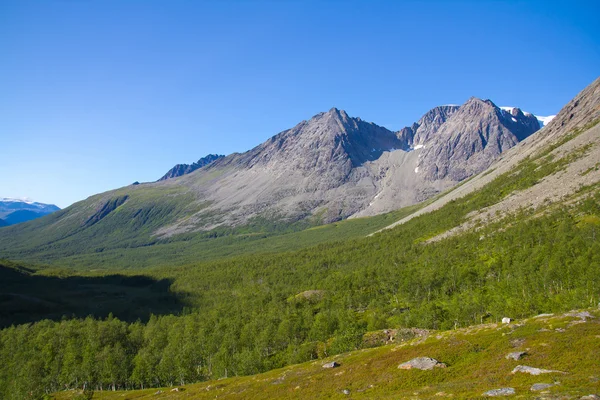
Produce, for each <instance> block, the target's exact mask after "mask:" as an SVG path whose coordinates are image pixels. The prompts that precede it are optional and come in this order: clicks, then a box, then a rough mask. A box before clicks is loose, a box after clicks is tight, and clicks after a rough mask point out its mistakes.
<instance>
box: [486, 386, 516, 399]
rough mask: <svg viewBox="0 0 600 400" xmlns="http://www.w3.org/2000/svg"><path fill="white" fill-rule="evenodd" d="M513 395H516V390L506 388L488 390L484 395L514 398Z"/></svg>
mask: <svg viewBox="0 0 600 400" xmlns="http://www.w3.org/2000/svg"><path fill="white" fill-rule="evenodd" d="M513 394H515V389H513V388H509V387H506V388H500V389H492V390H488V391H487V392H485V393H484V394H483V395H484V396H488V397H499V396H512V395H513Z"/></svg>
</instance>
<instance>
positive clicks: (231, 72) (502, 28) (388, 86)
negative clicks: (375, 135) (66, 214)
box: [0, 0, 600, 207]
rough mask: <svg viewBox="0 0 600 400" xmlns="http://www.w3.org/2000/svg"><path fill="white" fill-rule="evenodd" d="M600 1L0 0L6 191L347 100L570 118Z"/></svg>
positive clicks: (241, 140)
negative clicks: (468, 104) (567, 108)
mask: <svg viewBox="0 0 600 400" xmlns="http://www.w3.org/2000/svg"><path fill="white" fill-rule="evenodd" d="M598 15H600V2H597V1H587V2H586V1H569V2H567V1H489V2H486V1H469V2H467V1H462V2H451V1H429V2H426V1H419V2H418V1H389V2H386V1H360V2H359V1H252V2H251V1H210V2H208V1H207V2H201V1H191V0H190V1H179V0H169V1H166V0H165V1H152V0H144V1H142V0H138V1H134V0H130V1H127V0H118V1H117V0H115V1H111V0H98V1H92V0H88V1H86V0H82V1H75V0H62V1H28V0H14V1H11V0H3V1H1V2H0V54H1V56H0V88H1V89H0V144H1V145H2V157H0V177H1V178H0V182H1V184H0V197H23V196H27V197H30V198H33V199H35V200H38V201H42V202H48V203H55V204H57V205H59V206H60V207H65V206H68V205H69V204H71V203H73V202H75V201H78V200H82V199H84V198H86V197H88V196H90V195H92V194H95V193H98V192H102V191H106V190H109V189H114V188H117V187H120V186H124V185H128V184H130V183H132V182H134V181H136V180H137V181H151V180H155V179H158V178H159V177H160V176H162V174H164V173H165V172H166V171H167V170H168V169H169V168H171V167H172V166H173V165H174V164H176V163H191V162H193V161H196V160H197V159H199V158H200V157H202V156H204V155H206V154H208V153H221V154H229V153H231V152H235V151H238V152H241V151H245V150H248V149H250V148H252V147H254V146H255V145H257V144H259V143H261V142H262V141H264V140H266V139H267V138H269V137H270V136H272V135H274V134H276V133H277V132H280V131H282V130H284V129H287V128H290V127H292V126H294V125H295V124H296V123H298V122H300V121H302V120H304V119H309V118H310V117H311V116H312V115H314V114H316V113H318V112H320V111H326V110H328V109H330V108H331V107H334V106H335V107H338V108H341V109H344V110H346V111H347V112H348V113H349V114H350V115H352V116H357V117H361V118H363V119H365V120H368V121H373V122H375V123H377V124H379V125H383V126H386V127H388V128H389V129H394V130H396V129H399V128H401V127H403V126H405V125H409V124H411V123H412V122H414V121H415V120H417V119H418V118H419V117H420V116H421V115H422V114H423V113H425V112H426V111H427V110H429V109H430V108H432V107H434V106H436V105H440V104H448V103H462V102H464V101H466V100H467V99H468V98H469V97H470V96H477V97H482V98H490V99H492V100H493V101H494V102H495V103H496V104H498V105H509V106H519V107H521V108H522V109H524V110H527V111H530V112H533V113H536V114H538V115H548V114H555V113H556V112H558V111H559V110H560V108H561V107H562V106H563V105H564V104H565V103H566V102H567V101H568V100H570V99H571V98H572V97H573V96H574V95H576V94H577V93H578V92H579V91H580V90H581V89H583V88H584V87H585V86H586V85H587V84H589V83H590V82H591V81H593V80H594V79H595V78H597V77H598V75H599V72H600V24H598V23H597V18H598Z"/></svg>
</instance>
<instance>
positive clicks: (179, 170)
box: [159, 154, 225, 181]
mask: <svg viewBox="0 0 600 400" xmlns="http://www.w3.org/2000/svg"><path fill="white" fill-rule="evenodd" d="M223 157H225V156H223V155H219V154H209V155H207V156H206V157H202V158H201V159H199V160H198V161H196V162H195V163H193V164H177V165H175V166H174V167H173V168H171V169H170V170H169V171H168V172H167V173H166V174H165V175H164V176H163V177H162V178H160V179H159V181H164V180H165V179H170V178H177V177H178V176H182V175H186V174H189V173H192V172H194V171H195V170H197V169H200V168H202V167H204V166H206V165H208V164H210V163H212V162H213V161H216V160H218V159H219V158H223Z"/></svg>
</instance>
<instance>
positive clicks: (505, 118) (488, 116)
mask: <svg viewBox="0 0 600 400" xmlns="http://www.w3.org/2000/svg"><path fill="white" fill-rule="evenodd" d="M538 129H540V125H539V122H538V120H537V119H536V117H535V116H533V115H532V114H529V113H528V114H524V113H523V112H522V111H521V110H520V109H519V108H513V109H512V110H510V111H507V110H503V109H501V108H499V107H497V106H496V105H495V104H494V103H492V102H491V101H490V100H481V99H477V98H475V97H473V98H471V99H469V100H468V101H467V102H466V103H465V104H464V105H463V106H461V107H460V108H459V109H458V110H456V112H455V113H453V114H452V116H451V117H450V118H448V119H447V120H446V121H445V123H443V124H442V125H440V126H439V128H438V129H437V131H436V133H435V136H434V137H433V138H432V139H431V140H428V141H427V144H426V145H425V146H424V147H425V149H424V150H423V152H422V154H421V155H420V157H419V162H418V164H417V168H418V169H419V171H420V172H421V173H422V174H423V175H424V176H425V179H427V180H432V181H434V180H439V179H443V178H446V177H449V178H450V179H451V180H453V181H461V180H464V179H466V178H468V177H469V176H472V175H474V174H477V173H479V172H481V171H483V170H484V169H486V168H487V167H488V166H489V165H490V164H491V163H492V161H493V160H494V159H496V158H497V157H498V156H499V155H500V153H502V152H504V151H506V150H508V149H510V148H511V147H513V146H515V145H516V144H517V143H519V142H520V141H521V140H523V139H525V138H527V137H528V136H529V135H531V134H532V133H533V132H535V131H537V130H538Z"/></svg>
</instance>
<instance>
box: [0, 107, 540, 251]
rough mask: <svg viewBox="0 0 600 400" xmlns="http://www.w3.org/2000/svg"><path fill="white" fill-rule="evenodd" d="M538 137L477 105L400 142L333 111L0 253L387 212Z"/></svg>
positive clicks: (432, 116)
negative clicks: (522, 142) (524, 141)
mask: <svg viewBox="0 0 600 400" xmlns="http://www.w3.org/2000/svg"><path fill="white" fill-rule="evenodd" d="M538 129H539V124H538V122H537V120H536V119H535V117H533V116H532V115H526V114H525V113H523V112H521V111H520V110H518V109H515V110H514V111H512V112H506V111H503V110H502V109H500V108H499V107H497V106H495V105H494V103H492V102H491V101H489V100H480V99H476V98H472V99H469V100H468V101H467V102H466V103H465V104H463V105H462V106H441V107H436V108H434V109H432V110H430V111H429V112H427V113H426V114H425V115H424V116H423V117H422V118H421V119H420V120H419V121H418V122H416V123H415V124H413V125H412V126H411V127H407V128H404V129H403V130H400V131H398V132H392V131H390V130H388V129H386V128H384V127H381V126H378V125H376V124H374V123H371V122H366V121H363V120H361V119H360V118H353V117H350V116H349V115H348V114H347V113H346V112H345V111H343V110H339V109H337V108H332V109H331V110H329V111H328V112H322V113H319V114H317V115H315V116H313V117H312V118H311V119H309V120H306V121H302V122H300V123H299V124H297V125H296V126H295V127H293V128H291V129H288V130H285V131H283V132H281V133H279V134H277V135H275V136H273V137H272V138H271V139H269V140H267V141H266V142H264V143H262V144H260V145H258V146H256V147H255V148H253V149H251V150H249V151H247V152H245V153H241V154H240V153H234V154H231V155H228V156H226V157H218V156H215V157H211V156H209V157H208V158H205V159H204V160H205V161H204V162H206V164H205V165H204V166H203V167H200V168H198V169H196V170H194V171H192V172H189V173H184V172H185V171H186V170H187V167H186V168H179V169H176V170H175V171H172V175H176V174H179V173H184V174H183V175H181V176H175V177H172V178H168V179H162V180H159V181H157V182H152V183H145V184H139V185H130V186H127V187H124V188H120V189H117V190H113V191H110V192H106V193H101V194H98V195H95V196H92V197H90V198H88V199H86V200H84V201H81V202H78V203H76V204H74V205H72V206H70V207H68V208H67V209H65V210H62V211H61V212H60V213H56V214H53V215H52V218H46V219H44V220H40V221H38V222H36V223H31V224H25V225H19V226H18V227H16V228H14V229H6V230H3V232H2V234H0V249H2V250H5V251H8V252H9V253H7V254H21V252H22V251H27V252H29V250H27V249H30V248H32V247H33V248H37V249H38V250H40V249H45V250H44V251H46V253H44V254H45V257H46V259H50V258H52V257H54V256H55V255H58V254H61V252H63V251H67V252H69V253H71V254H72V253H73V252H75V253H86V252H95V251H98V250H100V249H101V250H102V251H104V250H106V249H116V248H124V247H138V246H145V245H148V244H153V243H156V242H157V241H164V240H169V241H171V240H177V237H178V235H184V236H185V235H189V234H194V233H196V232H206V231H211V230H214V229H217V228H218V229H220V230H223V229H232V228H234V229H236V227H237V228H240V227H242V228H243V227H249V228H244V229H246V230H248V229H249V230H250V231H259V232H264V231H272V230H273V229H275V230H278V229H293V227H294V226H298V227H306V226H310V225H319V224H323V223H328V222H333V221H339V220H341V219H346V218H355V217H363V216H372V215H377V214H382V213H386V212H389V211H393V210H396V209H399V208H401V207H404V206H408V205H412V204H416V203H418V202H420V201H423V200H426V199H428V198H430V197H432V196H434V195H436V194H438V193H440V192H442V191H445V190H448V189H450V188H451V187H453V186H455V185H456V184H458V183H459V182H461V181H462V180H464V179H466V178H467V177H469V176H471V175H473V174H476V173H479V172H481V171H482V170H483V169H485V168H486V167H487V166H489V164H490V163H491V162H492V161H493V160H494V158H496V157H498V155H499V154H501V152H503V151H506V150H507V149H508V148H510V147H512V146H514V145H515V144H517V143H518V142H519V141H520V140H522V139H524V138H526V137H528V136H529V135H531V134H532V133H534V132H535V131H537V130H538ZM211 158H214V160H212V161H210V159H211ZM202 160H203V159H201V160H200V161H199V162H198V163H196V164H197V165H200V164H202ZM167 175H169V174H167ZM182 237H183V236H182ZM10 252H13V253H10ZM29 253H30V252H29ZM37 254H38V255H39V254H41V253H39V252H38V253H37Z"/></svg>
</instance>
